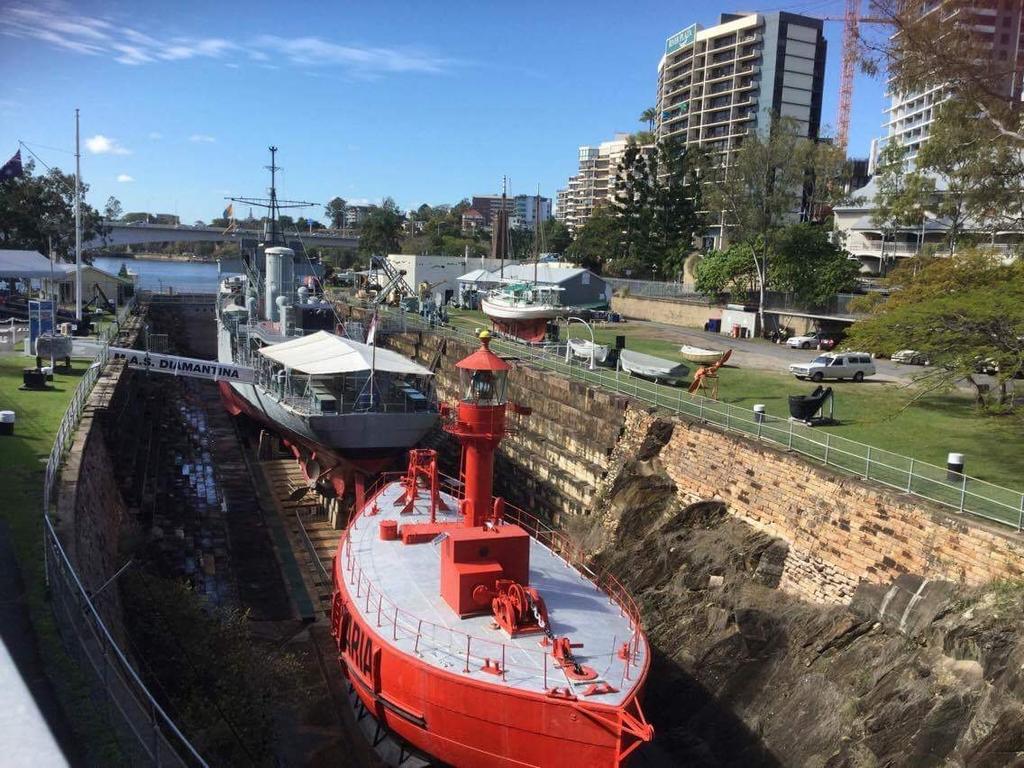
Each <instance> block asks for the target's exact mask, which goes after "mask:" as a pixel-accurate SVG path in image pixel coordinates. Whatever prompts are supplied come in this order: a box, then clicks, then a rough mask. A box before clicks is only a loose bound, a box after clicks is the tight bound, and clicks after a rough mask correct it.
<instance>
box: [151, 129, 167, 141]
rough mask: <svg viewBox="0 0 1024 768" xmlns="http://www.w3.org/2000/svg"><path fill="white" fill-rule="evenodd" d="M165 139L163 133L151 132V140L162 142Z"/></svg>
mask: <svg viewBox="0 0 1024 768" xmlns="http://www.w3.org/2000/svg"><path fill="white" fill-rule="evenodd" d="M163 137H164V135H163V134H162V133H160V131H150V132H149V138H150V139H151V140H153V141H160V139H162V138H163Z"/></svg>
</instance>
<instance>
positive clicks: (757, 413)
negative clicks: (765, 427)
mask: <svg viewBox="0 0 1024 768" xmlns="http://www.w3.org/2000/svg"><path fill="white" fill-rule="evenodd" d="M754 421H755V422H756V423H757V424H764V405H763V404H762V403H756V404H755V405H754Z"/></svg>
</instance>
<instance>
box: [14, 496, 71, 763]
mask: <svg viewBox="0 0 1024 768" xmlns="http://www.w3.org/2000/svg"><path fill="white" fill-rule="evenodd" d="M36 514H38V512H36ZM0 744H2V745H3V754H2V755H0V764H3V765H12V766H13V765H19V766H20V765H24V766H33V767H34V768H49V767H50V766H65V765H79V764H81V763H82V762H83V760H82V755H81V754H80V751H79V749H78V747H77V744H76V742H75V737H74V734H73V732H72V730H71V726H70V725H69V723H68V721H67V719H66V718H65V716H64V712H63V710H62V709H61V707H60V703H59V702H58V700H57V695H56V693H55V692H54V690H53V685H52V684H51V683H50V680H49V678H47V677H46V672H45V671H44V668H43V662H42V659H41V658H40V657H39V651H38V649H37V648H36V637H35V632H34V631H33V628H32V621H31V619H30V618H29V612H28V606H27V604H26V602H25V585H24V582H23V581H22V578H21V571H20V570H19V569H18V564H17V561H16V560H15V558H14V550H13V547H12V543H11V536H10V529H9V528H8V527H7V523H5V522H3V521H0Z"/></svg>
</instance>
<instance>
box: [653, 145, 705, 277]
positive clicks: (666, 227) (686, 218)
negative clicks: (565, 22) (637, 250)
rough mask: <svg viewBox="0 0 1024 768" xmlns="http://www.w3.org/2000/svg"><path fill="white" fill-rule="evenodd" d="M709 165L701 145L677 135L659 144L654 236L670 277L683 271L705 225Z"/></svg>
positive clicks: (663, 268)
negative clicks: (686, 142)
mask: <svg viewBox="0 0 1024 768" xmlns="http://www.w3.org/2000/svg"><path fill="white" fill-rule="evenodd" d="M706 166H707V156H706V155H705V154H704V152H703V150H701V149H699V148H697V147H687V146H684V145H683V144H682V142H679V141H677V140H675V139H668V140H666V141H662V142H661V143H659V144H658V146H657V155H656V164H655V165H654V170H655V172H656V176H655V179H654V189H653V194H652V202H653V206H654V212H653V213H654V217H653V222H652V228H651V239H652V241H653V245H654V248H655V251H656V254H657V255H656V261H657V262H658V263H659V266H660V271H661V274H662V275H664V276H665V277H666V278H668V277H670V276H674V275H682V272H683V265H684V264H685V262H686V259H687V257H688V256H689V255H690V254H691V253H692V252H693V241H694V237H695V235H696V234H697V232H698V231H701V230H703V229H704V221H705V216H704V213H703V209H704V185H703V184H702V183H701V180H700V179H701V175H702V174H703V173H704V172H705V171H706Z"/></svg>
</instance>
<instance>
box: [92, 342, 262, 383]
mask: <svg viewBox="0 0 1024 768" xmlns="http://www.w3.org/2000/svg"><path fill="white" fill-rule="evenodd" d="M110 354H111V356H112V357H113V358H114V359H115V360H124V361H125V363H127V365H128V367H129V368H138V369H139V370H143V371H154V372H156V373H169V374H172V375H174V376H192V377H195V378H198V379H212V380H213V381H220V380H224V381H239V382H250V381H252V380H253V370H252V368H247V367H245V366H244V365H231V364H230V363H221V362H218V361H216V360H200V359H199V358H195V357H179V356H178V355H158V354H156V353H154V352H145V351H143V350H140V349H125V348H124V347H111V348H110Z"/></svg>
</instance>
